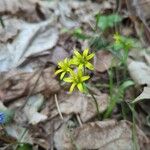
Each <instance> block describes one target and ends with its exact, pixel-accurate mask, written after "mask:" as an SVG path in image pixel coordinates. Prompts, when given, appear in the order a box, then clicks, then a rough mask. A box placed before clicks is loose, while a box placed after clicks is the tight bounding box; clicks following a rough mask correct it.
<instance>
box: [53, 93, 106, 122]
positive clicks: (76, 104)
mask: <svg viewBox="0 0 150 150" xmlns="http://www.w3.org/2000/svg"><path fill="white" fill-rule="evenodd" d="M95 98H96V100H97V103H98V106H99V111H100V112H104V111H105V110H106V108H107V106H108V95H107V94H100V95H95ZM58 99H59V101H61V102H60V103H59V107H60V111H61V113H63V114H67V115H68V114H79V115H80V118H81V120H82V121H83V122H86V121H88V120H90V119H91V118H93V117H95V116H96V115H97V111H96V106H95V103H94V100H93V99H92V97H91V96H89V95H88V96H86V95H84V94H81V93H79V92H77V93H73V94H71V95H69V94H68V95H65V93H63V95H60V96H59V98H58ZM51 115H52V116H51V117H54V116H56V115H58V111H57V109H55V110H53V111H52V113H51Z"/></svg>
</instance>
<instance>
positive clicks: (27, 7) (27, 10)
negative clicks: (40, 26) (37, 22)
mask: <svg viewBox="0 0 150 150" xmlns="http://www.w3.org/2000/svg"><path fill="white" fill-rule="evenodd" d="M39 1H40V0H25V1H24V0H11V1H10V0H1V1H0V6H1V7H0V14H5V13H7V14H13V15H14V14H15V15H20V16H30V17H31V16H33V15H35V16H36V17H37V14H36V9H35V8H36V3H37V2H39Z"/></svg>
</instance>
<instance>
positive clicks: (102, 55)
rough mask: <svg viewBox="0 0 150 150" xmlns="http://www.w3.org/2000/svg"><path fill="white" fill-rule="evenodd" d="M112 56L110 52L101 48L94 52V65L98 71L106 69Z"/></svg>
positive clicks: (110, 63) (110, 62)
mask: <svg viewBox="0 0 150 150" xmlns="http://www.w3.org/2000/svg"><path fill="white" fill-rule="evenodd" d="M112 59H113V56H112V54H111V53H110V52H107V51H104V50H101V51H98V52H97V53H96V54H95V57H94V67H95V70H96V71H98V72H104V71H106V70H108V69H109V68H110V67H111V65H113V64H112Z"/></svg>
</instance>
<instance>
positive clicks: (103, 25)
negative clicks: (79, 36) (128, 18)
mask: <svg viewBox="0 0 150 150" xmlns="http://www.w3.org/2000/svg"><path fill="white" fill-rule="evenodd" d="M96 19H98V27H99V28H100V29H101V30H102V31H105V30H106V29H108V28H112V27H114V26H115V24H117V23H119V22H121V20H122V17H121V16H120V15H118V14H111V15H102V16H101V15H100V16H99V17H97V18H96Z"/></svg>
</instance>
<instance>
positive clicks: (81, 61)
mask: <svg viewBox="0 0 150 150" xmlns="http://www.w3.org/2000/svg"><path fill="white" fill-rule="evenodd" d="M88 53H89V49H88V48H86V49H85V50H84V51H83V53H82V54H80V53H79V52H78V51H77V50H75V51H74V54H75V56H74V57H73V59H72V61H71V63H72V64H74V65H77V66H78V67H79V69H81V68H83V67H86V68H88V69H89V70H94V67H93V65H92V64H91V63H90V62H89V61H90V60H91V59H92V58H93V57H94V53H91V54H88Z"/></svg>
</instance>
